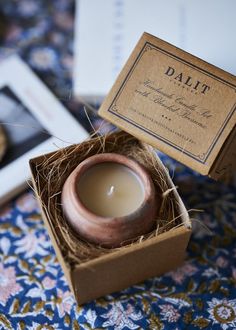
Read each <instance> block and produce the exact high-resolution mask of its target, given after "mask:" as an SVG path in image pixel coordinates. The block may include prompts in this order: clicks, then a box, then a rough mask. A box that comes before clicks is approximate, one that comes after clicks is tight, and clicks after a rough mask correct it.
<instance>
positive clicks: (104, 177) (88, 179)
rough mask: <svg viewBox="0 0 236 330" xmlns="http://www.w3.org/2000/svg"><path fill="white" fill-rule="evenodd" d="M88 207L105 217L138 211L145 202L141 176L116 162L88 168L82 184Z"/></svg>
mask: <svg viewBox="0 0 236 330" xmlns="http://www.w3.org/2000/svg"><path fill="white" fill-rule="evenodd" d="M78 195H79V198H80V200H81V202H82V203H83V204H84V206H85V207H86V208H87V209H88V210H90V211H91V212H93V213H95V214H97V215H99V216H102V217H121V216H125V215H128V214H130V213H132V212H134V211H136V210H137V209H138V208H139V207H140V206H141V204H142V202H143V200H144V187H143V183H142V181H141V179H140V178H139V176H138V175H137V174H136V173H135V172H134V171H132V170H131V169H130V168H129V167H127V166H125V165H122V164H117V163H114V162H109V163H101V164H97V165H94V166H93V167H91V168H90V169H88V170H87V171H86V172H85V173H84V174H83V176H82V177H81V178H80V179H79V181H78Z"/></svg>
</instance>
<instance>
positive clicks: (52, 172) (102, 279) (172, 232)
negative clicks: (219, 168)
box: [30, 132, 191, 304]
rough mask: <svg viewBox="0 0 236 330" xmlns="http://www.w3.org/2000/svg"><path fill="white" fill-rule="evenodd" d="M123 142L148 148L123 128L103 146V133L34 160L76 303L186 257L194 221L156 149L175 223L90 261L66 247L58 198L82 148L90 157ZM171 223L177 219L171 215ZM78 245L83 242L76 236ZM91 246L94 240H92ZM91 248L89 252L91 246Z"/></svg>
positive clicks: (45, 216) (33, 169) (47, 220)
mask: <svg viewBox="0 0 236 330" xmlns="http://www.w3.org/2000/svg"><path fill="white" fill-rule="evenodd" d="M94 141H95V142H94ZM122 145H123V146H124V145H125V148H127V147H129V148H136V147H137V146H139V147H141V148H143V149H145V148H150V146H148V145H146V144H145V143H142V142H141V141H139V140H137V139H136V138H134V137H133V136H131V135H129V134H127V133H125V132H119V133H113V134H111V135H110V136H107V137H106V138H105V140H104V141H103V143H102V148H101V138H97V139H91V140H88V141H85V142H83V143H81V144H79V145H76V146H70V147H68V148H65V149H61V150H59V151H56V152H54V153H51V154H47V155H42V156H40V157H37V158H34V159H32V160H31V161H30V167H31V172H32V179H33V184H34V189H35V193H36V196H37V197H38V200H39V202H40V206H41V210H42V216H43V219H44V222H45V224H46V227H47V230H48V233H49V236H50V238H51V241H52V243H53V246H54V249H55V251H56V254H57V258H58V260H59V262H60V264H61V266H62V268H63V270H64V273H65V276H66V278H67V280H68V283H69V286H70V288H71V290H72V292H73V293H74V295H75V298H76V300H77V302H78V304H82V303H85V302H88V301H90V300H92V299H95V298H98V297H101V296H103V295H106V294H109V293H112V292H115V291H118V290H122V289H124V288H126V287H128V286H130V285H133V284H136V283H139V282H141V281H143V280H145V279H147V278H150V277H153V276H157V275H161V274H163V273H165V272H167V271H169V270H171V269H174V268H176V267H177V266H179V265H180V264H181V263H182V262H183V260H184V257H185V250H186V247H187V244H188V241H189V238H190V235H191V222H190V219H189V216H188V212H187V210H186V209H185V206H184V204H183V202H182V200H181V198H180V196H179V195H178V192H177V190H176V189H175V187H174V185H173V182H172V180H171V178H170V176H169V174H168V172H167V170H166V168H165V167H164V166H163V164H162V162H161V161H160V159H159V158H158V156H157V155H156V153H154V157H155V169H156V168H157V167H158V168H159V170H160V171H161V173H162V178H164V179H165V182H166V185H167V189H168V190H170V191H171V194H172V195H171V201H173V202H174V204H173V205H174V207H173V209H174V214H173V218H172V219H176V220H175V225H174V226H173V225H172V226H171V227H170V228H168V229H167V230H166V231H165V232H164V231H163V232H162V233H159V234H158V235H154V236H151V237H148V238H146V239H144V240H142V241H138V242H136V243H133V244H131V245H128V246H124V247H121V248H119V249H118V250H117V249H115V250H112V251H107V253H105V254H103V255H100V256H98V257H96V256H93V257H92V258H91V260H86V261H83V260H80V261H77V259H76V258H75V255H73V254H72V253H71V251H70V249H69V248H68V245H67V241H68V236H66V237H67V239H65V238H63V235H62V233H63V232H64V231H63V230H61V228H60V227H62V226H63V224H64V222H65V221H66V219H64V217H63V213H62V209H61V200H60V198H61V189H62V186H63V184H64V181H65V178H66V177H67V176H68V175H69V174H70V173H71V171H72V170H73V169H74V168H75V166H76V165H78V164H79V163H80V162H81V161H82V160H83V159H84V156H82V155H83V150H89V152H88V153H87V154H86V157H89V156H92V155H93V154H95V153H97V152H99V151H100V152H101V149H102V150H103V152H104V151H105V152H117V153H119V148H120V146H122ZM69 157H70V159H73V164H74V165H73V166H72V167H68V163H69V162H68V158H69ZM58 159H60V161H59V163H60V166H59V167H56V168H55V165H54V164H55V162H56V161H57V160H58ZM61 159H62V160H61ZM144 162H146V158H145V160H144ZM49 178H50V179H49ZM51 178H52V179H51ZM62 178H63V179H62ZM53 179H54V180H56V182H57V190H58V191H52V190H53V189H52V188H53V187H52V184H51V183H50V182H51V180H53ZM52 209H55V211H56V214H57V217H58V218H59V217H60V219H61V220H60V221H61V222H60V225H58V222H57V223H56V222H55V220H56V219H55V217H53V216H52V215H51V213H52ZM170 220H171V219H170ZM170 223H173V222H172V220H171V221H170ZM79 244H81V242H80V239H79V238H78V245H79ZM89 247H90V245H88V248H89ZM91 248H92V247H91ZM79 251H80V250H78V253H79ZM87 252H88V255H89V251H87ZM82 256H83V255H82Z"/></svg>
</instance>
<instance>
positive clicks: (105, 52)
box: [74, 0, 236, 102]
mask: <svg viewBox="0 0 236 330" xmlns="http://www.w3.org/2000/svg"><path fill="white" fill-rule="evenodd" d="M235 15H236V1H235V0H198V1H196V0H187V1H186V0H165V1H164V0H126V1H125V0H77V15H76V27H75V29H76V31H75V32H76V33H75V71H74V93H75V95H77V96H81V97H83V98H85V99H86V100H89V101H92V102H93V101H95V102H96V101H100V100H101V99H102V98H103V97H104V96H105V95H106V94H107V92H108V91H109V89H110V88H111V86H112V84H113V83H114V81H115V78H116V77H117V74H118V73H119V71H120V70H121V68H122V66H123V64H124V63H125V61H126V60H127V58H128V56H129V54H130V53H131V51H132V49H133V47H134V46H135V44H136V42H137V41H138V39H139V38H140V36H141V34H142V33H143V32H144V31H146V32H149V33H151V34H154V35H155V36H157V37H159V38H162V39H164V40H166V41H168V42H170V43H172V44H174V45H176V46H177V47H180V48H182V49H184V50H186V51H188V52H190V53H192V54H194V55H196V56H198V57H201V58H202V59H204V60H206V61H208V62H210V63H212V64H214V65H216V66H219V67H221V68H222V69H224V70H226V71H229V72H231V73H233V74H236V61H235V57H236V19H235Z"/></svg>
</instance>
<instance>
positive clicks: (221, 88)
mask: <svg viewBox="0 0 236 330" xmlns="http://www.w3.org/2000/svg"><path fill="white" fill-rule="evenodd" d="M235 109H236V77H235V76H233V75H231V74H229V73H227V72H224V71H223V70H221V69H219V68H217V67H215V66H213V65H211V64H208V63H206V62H204V61H203V60H201V59H199V58H197V57H195V56H193V55H190V54H188V53H186V52H185V51H183V50H181V49H178V48H176V47H174V46H173V45H170V44H169V43H167V42H165V41H162V40H160V39H158V38H156V37H154V36H152V35H150V34H147V33H144V34H143V36H142V38H141V39H140V41H139V42H138V44H137V46H136V47H135V49H134V51H133V52H132V54H131V56H130V58H129V59H128V61H127V63H126V65H125V66H124V68H123V69H122V71H121V73H120V75H119V77H118V78H117V80H116V82H115V84H114V85H113V87H112V89H111V91H110V93H109V94H108V96H107V97H106V99H105V101H104V102H103V104H102V106H101V108H100V110H99V114H100V115H101V116H102V117H104V118H105V119H107V120H108V121H110V122H112V123H114V124H115V125H117V126H118V127H120V128H121V129H123V130H125V131H126V132H129V133H130V134H132V135H133V136H136V137H137V138H139V139H141V140H142V141H145V142H146V143H148V144H150V145H152V146H154V147H155V148H157V149H159V150H161V151H162V152H164V153H166V154H168V155H169V156H171V157H173V158H175V159H177V160H178V161H180V162H182V163H183V164H185V165H187V166H189V167H191V168H192V169H194V170H196V171H198V172H199V173H201V174H204V175H209V176H210V177H212V178H214V179H223V178H224V179H225V178H227V177H230V176H231V175H232V174H233V173H234V172H235V169H236V153H235V147H236V138H235V135H236V125H235V123H236V111H235Z"/></svg>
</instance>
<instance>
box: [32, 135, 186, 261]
mask: <svg viewBox="0 0 236 330" xmlns="http://www.w3.org/2000/svg"><path fill="white" fill-rule="evenodd" d="M104 152H114V153H120V154H122V155H125V156H128V157H130V158H132V159H134V160H136V161H137V162H139V163H141V164H142V165H143V166H144V167H145V168H146V169H147V171H148V172H149V174H150V175H151V177H152V180H153V182H154V184H155V187H156V189H157V192H158V193H159V194H161V196H162V206H161V209H160V212H159V215H158V218H157V222H156V223H157V225H156V228H155V229H154V230H153V231H152V232H150V233H148V234H146V235H143V236H140V237H137V238H135V239H134V240H133V241H132V243H130V244H140V243H141V242H142V241H144V240H148V239H150V238H152V237H154V236H157V235H159V234H161V233H163V232H166V231H168V230H171V229H172V228H175V227H177V226H182V225H183V223H182V222H181V219H180V218H181V214H180V211H179V206H178V202H177V200H176V197H175V196H174V194H173V189H175V188H174V187H172V188H170V185H169V184H168V183H167V182H168V180H167V174H166V172H165V170H163V168H161V166H160V160H158V159H157V157H156V154H155V152H154V151H153V150H152V149H151V148H150V147H149V146H147V145H145V144H143V143H141V142H140V141H139V140H137V139H136V138H134V137H133V136H131V135H129V134H127V133H125V132H119V133H113V134H110V135H108V136H104V137H97V138H93V139H90V140H88V141H85V142H84V143H81V144H78V145H72V146H70V147H67V148H65V149H61V150H58V151H56V152H55V153H52V154H49V155H46V156H43V157H40V160H37V164H36V163H35V164H36V165H35V166H32V164H33V162H34V161H35V160H32V161H31V168H32V172H33V176H34V180H35V187H34V188H35V193H36V195H37V197H38V199H39V201H40V203H41V205H42V209H43V211H44V214H45V216H46V217H47V220H48V224H49V226H50V230H51V231H52V233H53V236H54V237H55V239H56V243H57V245H58V246H59V248H60V250H61V251H62V254H63V257H64V258H65V260H66V261H67V262H68V264H69V265H70V266H71V267H72V266H73V264H78V263H79V264H80V263H82V262H86V261H89V260H92V259H94V258H97V257H99V256H101V255H104V254H107V253H111V252H113V251H116V250H119V249H125V248H127V247H128V246H130V245H125V246H121V247H119V248H115V249H107V248H103V247H101V246H98V245H94V244H91V243H88V242H86V241H84V240H82V239H81V238H80V237H78V236H77V234H76V233H75V232H74V231H73V229H72V228H71V227H70V226H69V224H68V223H67V221H66V219H65V218H64V217H63V212H62V207H61V191H62V187H63V184H64V182H65V180H66V179H67V177H68V176H69V174H70V173H71V172H72V171H73V170H74V169H75V168H76V166H77V165H78V164H79V163H80V162H82V161H83V160H84V159H86V158H87V157H90V156H92V155H94V154H98V153H104Z"/></svg>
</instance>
